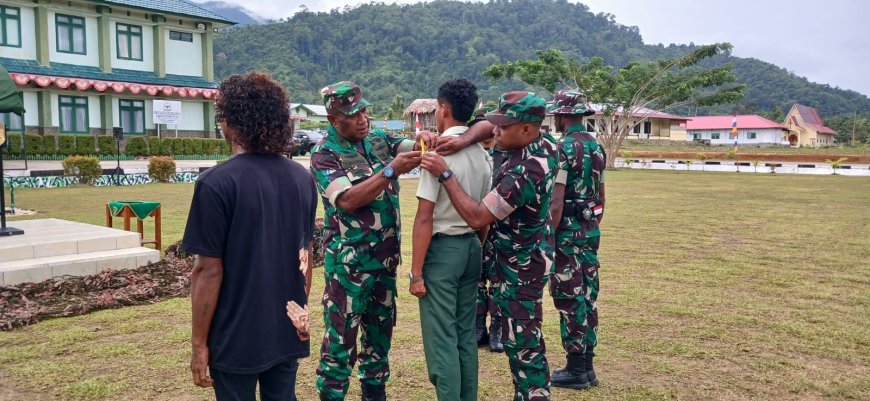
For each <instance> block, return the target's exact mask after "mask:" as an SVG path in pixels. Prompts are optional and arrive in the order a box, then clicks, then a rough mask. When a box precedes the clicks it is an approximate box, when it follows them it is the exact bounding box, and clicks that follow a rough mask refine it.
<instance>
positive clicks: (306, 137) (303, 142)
mask: <svg viewBox="0 0 870 401" xmlns="http://www.w3.org/2000/svg"><path fill="white" fill-rule="evenodd" d="M321 139H323V134H322V133H320V132H319V131H308V130H296V132H294V133H293V142H295V143H296V145H297V146H296V148H295V150H294V151H293V152H292V153H290V154H291V155H292V156H304V155H306V154H308V153H310V152H311V148H313V147H314V145H317V144H318V143H319V142H320V140H321Z"/></svg>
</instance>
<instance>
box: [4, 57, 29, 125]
mask: <svg viewBox="0 0 870 401" xmlns="http://www.w3.org/2000/svg"><path fill="white" fill-rule="evenodd" d="M10 112H11V113H15V114H18V115H19V116H21V115H24V95H22V93H21V90H19V89H18V87H17V86H15V82H14V81H12V77H10V76H9V71H6V68H4V67H3V66H2V65H0V113H10Z"/></svg>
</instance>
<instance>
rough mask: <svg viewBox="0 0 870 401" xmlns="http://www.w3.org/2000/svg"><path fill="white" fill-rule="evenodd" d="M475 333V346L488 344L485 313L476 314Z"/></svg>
mask: <svg viewBox="0 0 870 401" xmlns="http://www.w3.org/2000/svg"><path fill="white" fill-rule="evenodd" d="M475 334H476V335H477V346H478V347H483V346H485V345H487V344H489V333H488V332H487V331H486V315H485V314H484V315H477V325H476V327H475Z"/></svg>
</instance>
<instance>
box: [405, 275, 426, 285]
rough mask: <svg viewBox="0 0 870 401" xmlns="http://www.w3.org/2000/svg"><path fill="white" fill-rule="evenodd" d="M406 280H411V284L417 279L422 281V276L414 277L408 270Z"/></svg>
mask: <svg viewBox="0 0 870 401" xmlns="http://www.w3.org/2000/svg"><path fill="white" fill-rule="evenodd" d="M408 280H411V284H414V283H416V282H418V281H423V277H415V276H414V272H408Z"/></svg>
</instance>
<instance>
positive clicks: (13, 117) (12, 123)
mask: <svg viewBox="0 0 870 401" xmlns="http://www.w3.org/2000/svg"><path fill="white" fill-rule="evenodd" d="M0 115H2V116H3V120H2V122H3V124H6V131H9V132H22V131H24V118H23V117H21V116H19V115H18V114H15V113H0Z"/></svg>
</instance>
